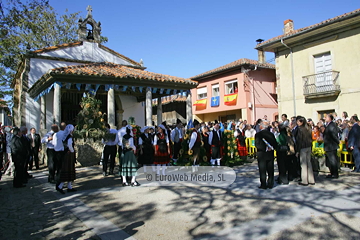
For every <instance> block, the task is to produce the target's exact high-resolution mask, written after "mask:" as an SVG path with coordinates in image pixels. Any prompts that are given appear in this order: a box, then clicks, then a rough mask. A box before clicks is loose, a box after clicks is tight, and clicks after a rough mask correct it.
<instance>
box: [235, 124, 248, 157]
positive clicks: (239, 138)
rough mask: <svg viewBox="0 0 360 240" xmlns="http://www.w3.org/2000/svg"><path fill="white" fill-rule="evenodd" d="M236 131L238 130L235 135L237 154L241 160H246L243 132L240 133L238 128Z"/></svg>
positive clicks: (246, 152) (246, 153)
mask: <svg viewBox="0 0 360 240" xmlns="http://www.w3.org/2000/svg"><path fill="white" fill-rule="evenodd" d="M236 131H237V132H238V134H237V137H236V144H237V149H238V154H239V156H240V158H241V159H242V160H243V161H246V159H247V155H248V151H247V148H246V143H245V137H244V134H243V133H242V131H240V129H237V130H236Z"/></svg>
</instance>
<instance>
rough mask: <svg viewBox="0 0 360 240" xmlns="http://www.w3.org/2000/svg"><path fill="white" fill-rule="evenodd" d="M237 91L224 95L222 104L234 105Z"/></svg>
mask: <svg viewBox="0 0 360 240" xmlns="http://www.w3.org/2000/svg"><path fill="white" fill-rule="evenodd" d="M237 95H238V94H237V93H232V94H228V95H225V96H224V104H225V105H227V106H233V105H236V99H237Z"/></svg>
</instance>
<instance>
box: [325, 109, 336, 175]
mask: <svg viewBox="0 0 360 240" xmlns="http://www.w3.org/2000/svg"><path fill="white" fill-rule="evenodd" d="M325 121H326V128H325V130H324V132H323V136H324V150H325V152H326V157H327V159H328V161H329V162H328V163H329V168H330V174H329V175H328V176H326V177H327V178H338V177H339V159H338V156H337V149H338V148H339V143H340V140H339V135H338V134H339V128H338V127H337V126H336V124H335V123H334V122H333V121H334V116H333V115H332V114H328V115H327V116H326V119H325Z"/></svg>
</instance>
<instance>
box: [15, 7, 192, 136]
mask: <svg viewBox="0 0 360 240" xmlns="http://www.w3.org/2000/svg"><path fill="white" fill-rule="evenodd" d="M87 10H88V13H87V16H86V18H85V19H80V20H79V22H78V25H79V28H78V32H77V33H78V41H76V42H72V43H64V44H60V45H57V46H50V47H47V48H43V49H38V50H35V51H32V52H28V53H27V54H26V55H24V57H23V60H22V62H21V63H20V64H19V67H18V70H17V73H16V75H15V78H14V79H13V82H12V84H11V87H12V88H13V89H14V93H13V100H14V107H13V114H14V125H16V126H27V127H28V128H30V127H35V128H37V129H49V128H50V126H51V125H52V124H54V123H56V124H59V123H60V122H62V121H65V122H67V123H75V118H76V116H77V114H78V113H79V111H80V106H79V102H80V101H81V98H82V96H83V94H84V93H90V94H93V95H94V96H95V98H97V99H99V100H101V101H102V106H101V110H102V111H103V112H105V113H107V121H108V123H109V124H110V125H111V126H112V127H115V126H116V125H119V124H120V123H121V121H122V120H123V119H124V120H127V119H129V118H130V117H133V118H135V120H136V124H138V125H142V126H145V125H151V124H152V118H151V116H152V99H157V98H158V99H161V98H162V97H165V96H170V95H173V94H179V95H181V96H185V97H186V99H187V101H191V98H190V96H189V93H190V89H192V88H194V87H196V86H197V84H198V83H197V81H195V80H192V79H186V78H180V77H175V76H170V75H166V74H161V73H154V72H149V71H146V67H145V66H144V64H143V61H142V60H140V61H139V62H137V61H134V60H133V59H131V58H129V57H127V56H124V55H122V54H120V53H118V52H117V51H115V50H112V49H110V48H108V47H106V46H104V45H102V44H101V43H100V34H101V24H100V22H96V21H95V20H94V19H93V16H92V9H91V7H88V8H87ZM89 27H90V29H89ZM187 96H188V97H187ZM159 102H160V103H161V101H159ZM189 105H191V104H189ZM160 109H161V108H160ZM191 110H192V109H191V108H190V109H188V110H187V118H191V116H192V114H191ZM157 120H158V122H162V119H161V115H160V117H159V119H157Z"/></svg>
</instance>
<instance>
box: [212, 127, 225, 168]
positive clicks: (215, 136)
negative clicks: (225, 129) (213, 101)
mask: <svg viewBox="0 0 360 240" xmlns="http://www.w3.org/2000/svg"><path fill="white" fill-rule="evenodd" d="M221 141H222V134H221V132H220V125H219V122H218V121H217V120H215V124H214V129H213V130H212V131H211V132H210V133H209V145H210V146H211V160H210V163H211V165H215V161H216V162H217V165H218V166H220V160H221V157H222V156H221V151H220V149H221V146H222V143H221Z"/></svg>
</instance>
